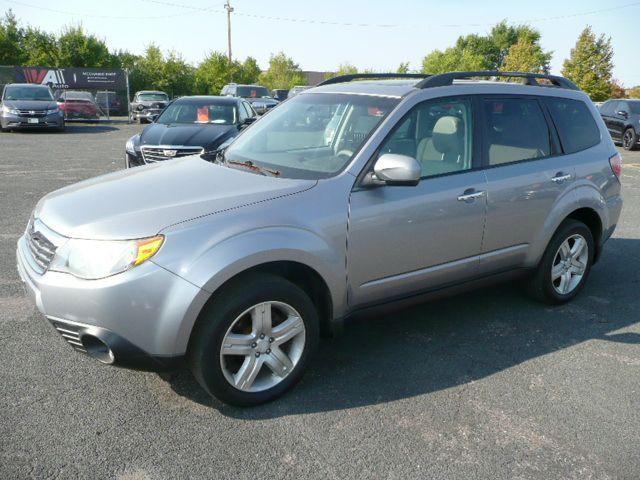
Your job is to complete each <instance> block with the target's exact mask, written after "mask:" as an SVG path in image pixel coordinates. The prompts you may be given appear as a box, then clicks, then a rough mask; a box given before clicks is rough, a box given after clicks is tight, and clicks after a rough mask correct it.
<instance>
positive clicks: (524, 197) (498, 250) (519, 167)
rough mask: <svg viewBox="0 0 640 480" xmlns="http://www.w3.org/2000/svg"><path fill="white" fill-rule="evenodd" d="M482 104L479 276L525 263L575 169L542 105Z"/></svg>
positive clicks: (491, 100)
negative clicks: (483, 212)
mask: <svg viewBox="0 0 640 480" xmlns="http://www.w3.org/2000/svg"><path fill="white" fill-rule="evenodd" d="M481 102H482V108H481V112H482V115H483V124H484V139H483V140H484V142H483V164H484V167H485V173H486V176H487V182H488V195H487V220H486V227H485V234H484V242H483V254H482V256H481V258H480V271H481V273H492V272H497V271H501V270H506V269H510V268H513V267H516V266H520V265H521V264H522V263H523V262H524V260H525V257H526V255H527V253H528V251H529V246H530V244H531V243H532V242H533V241H534V240H535V239H536V237H537V236H538V235H540V234H541V232H542V230H543V226H544V223H545V220H546V219H547V217H548V215H549V212H550V211H551V209H552V208H553V206H554V204H555V203H556V202H557V201H558V200H559V198H560V197H562V196H563V195H565V193H566V192H567V191H568V188H569V186H570V184H571V183H572V182H573V181H574V178H575V169H574V168H573V166H572V165H571V164H568V163H567V162H564V161H563V159H562V157H561V151H560V144H559V139H558V137H557V134H556V133H555V128H554V127H553V124H552V123H551V119H550V116H549V114H548V112H547V110H546V108H545V106H544V104H543V101H542V100H541V99H538V98H536V97H529V96H518V97H501V96H487V97H483V98H482V100H481Z"/></svg>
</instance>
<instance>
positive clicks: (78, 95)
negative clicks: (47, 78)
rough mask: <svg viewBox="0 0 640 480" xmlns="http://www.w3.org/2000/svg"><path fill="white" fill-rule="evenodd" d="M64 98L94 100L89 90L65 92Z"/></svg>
mask: <svg viewBox="0 0 640 480" xmlns="http://www.w3.org/2000/svg"><path fill="white" fill-rule="evenodd" d="M62 99H63V100H86V101H89V102H93V96H92V95H91V94H90V93H89V92H64V93H63V94H62Z"/></svg>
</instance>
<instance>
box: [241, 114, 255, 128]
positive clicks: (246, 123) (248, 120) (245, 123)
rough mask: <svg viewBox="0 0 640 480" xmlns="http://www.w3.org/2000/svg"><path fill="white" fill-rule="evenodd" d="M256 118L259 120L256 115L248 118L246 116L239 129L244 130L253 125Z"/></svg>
mask: <svg viewBox="0 0 640 480" xmlns="http://www.w3.org/2000/svg"><path fill="white" fill-rule="evenodd" d="M256 120H257V118H256V117H247V118H245V119H244V120H243V121H242V122H240V123H239V124H238V130H242V129H243V128H245V127H248V126H249V125H251V124H252V123H253V122H255V121H256Z"/></svg>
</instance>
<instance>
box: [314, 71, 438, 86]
mask: <svg viewBox="0 0 640 480" xmlns="http://www.w3.org/2000/svg"><path fill="white" fill-rule="evenodd" d="M426 77H429V74H427V73H350V74H348V75H338V76H337V77H333V78H328V79H327V80H324V81H323V82H320V83H319V84H317V85H316V87H319V86H321V85H332V84H334V83H344V82H351V81H353V80H364V79H379V78H420V79H425V78H426Z"/></svg>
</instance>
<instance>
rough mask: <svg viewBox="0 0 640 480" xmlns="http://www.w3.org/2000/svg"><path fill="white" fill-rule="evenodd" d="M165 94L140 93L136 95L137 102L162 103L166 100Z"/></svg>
mask: <svg viewBox="0 0 640 480" xmlns="http://www.w3.org/2000/svg"><path fill="white" fill-rule="evenodd" d="M167 98H168V97H167V94H166V93H140V94H138V101H139V102H155V101H160V102H164V101H166V100H167Z"/></svg>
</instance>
